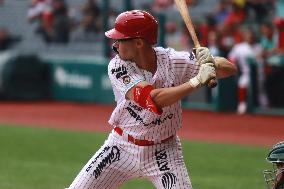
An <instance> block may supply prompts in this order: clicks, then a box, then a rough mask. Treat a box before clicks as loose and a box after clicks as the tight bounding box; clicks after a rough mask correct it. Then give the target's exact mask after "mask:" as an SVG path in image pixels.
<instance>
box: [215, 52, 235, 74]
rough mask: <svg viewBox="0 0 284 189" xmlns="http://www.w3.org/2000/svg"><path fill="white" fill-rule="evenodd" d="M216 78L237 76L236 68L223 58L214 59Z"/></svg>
mask: <svg viewBox="0 0 284 189" xmlns="http://www.w3.org/2000/svg"><path fill="white" fill-rule="evenodd" d="M214 59H215V62H216V63H215V66H216V75H217V78H225V77H229V76H232V75H235V74H237V72H238V71H237V67H236V65H235V64H232V63H231V62H230V61H229V60H227V59H226V58H223V57H215V58H214Z"/></svg>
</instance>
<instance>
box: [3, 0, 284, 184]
mask: <svg viewBox="0 0 284 189" xmlns="http://www.w3.org/2000/svg"><path fill="white" fill-rule="evenodd" d="M187 3H188V5H189V6H190V15H191V16H192V19H193V22H194V23H195V28H196V31H197V34H198V38H199V40H200V42H201V44H202V45H204V46H208V47H209V48H210V49H211V50H212V52H213V53H214V55H216V56H218V55H220V56H224V57H227V58H229V59H230V60H231V61H232V62H234V63H235V64H237V65H238V67H239V71H240V73H239V75H238V76H234V77H230V78H227V79H222V80H219V81H218V86H217V87H216V88H214V89H208V88H203V89H201V90H200V91H198V92H196V93H195V94H192V95H190V96H188V97H187V98H185V99H183V101H182V104H183V108H184V109H185V110H186V111H187V110H190V111H193V110H201V111H209V112H213V113H214V116H218V115H222V117H221V118H222V119H224V118H225V117H226V115H227V114H225V116H224V113H227V112H229V115H230V116H228V119H229V118H232V116H236V117H235V119H233V121H230V120H228V119H227V120H223V121H220V122H224V123H225V124H224V125H226V124H228V126H229V125H232V124H233V123H232V122H234V124H237V125H238V124H239V125H240V124H241V125H243V124H244V125H246V124H247V123H241V122H237V121H236V120H237V119H238V118H240V117H238V116H244V117H250V116H251V117H250V118H252V117H253V116H260V115H265V116H267V115H269V118H270V119H268V120H269V121H268V120H267V119H265V117H261V118H260V117H253V119H259V121H260V122H261V130H263V125H266V124H267V127H269V128H270V129H274V128H278V129H279V128H280V126H281V124H282V123H283V124H282V126H283V127H284V121H282V122H281V119H282V120H283V115H284V98H283V94H284V56H283V55H284V21H283V20H284V15H283V14H284V12H283V10H284V1H283V0H261V1H255V0H187ZM130 9H144V10H148V11H149V12H151V13H153V14H154V15H155V16H156V17H157V19H158V21H159V27H160V31H159V44H158V45H160V46H163V47H172V48H175V49H177V50H190V49H191V48H192V41H191V39H190V36H189V34H188V32H187V31H186V29H185V27H184V24H183V21H182V19H181V17H180V15H179V12H178V11H177V9H176V7H175V6H174V4H173V1H172V0H0V108H4V109H5V110H1V111H0V112H1V113H0V124H1V125H0V149H1V151H0V154H1V155H0V167H1V169H0V188H1V189H2V188H3V189H24V188H29V189H31V188H42V189H45V188H46V189H50V188H52V189H53V188H64V187H66V186H67V185H68V184H69V183H70V182H71V181H72V179H73V178H74V176H75V175H76V174H77V172H78V171H79V169H80V168H81V166H82V165H83V164H84V163H85V162H86V161H87V160H88V158H89V156H90V155H91V154H92V153H94V152H95V151H96V149H98V148H99V146H100V145H101V144H102V143H103V140H104V138H105V137H106V135H105V134H100V133H96V134H95V133H87V132H69V131H65V130H64V131H62V130H56V129H38V128H35V127H32V128H22V127H19V126H18V125H16V123H17V124H19V123H18V122H15V121H10V122H9V121H8V119H10V120H16V119H17V115H16V114H15V115H14V113H15V111H13V109H17V108H20V107H21V106H19V107H17V106H15V104H16V103H19V104H23V103H24V104H25V103H34V102H40V103H41V102H44V103H43V104H39V105H40V106H41V105H42V106H43V105H44V104H45V105H46V104H51V105H52V104H53V103H54V102H59V103H61V102H68V103H76V105H75V106H72V105H71V106H72V108H76V106H77V105H78V104H83V108H86V107H87V109H85V110H86V112H87V111H91V109H92V107H91V108H90V107H89V106H88V105H89V104H95V105H96V104H100V106H106V107H109V106H113V105H114V99H113V94H112V88H111V85H110V81H109V79H108V76H107V65H108V61H109V60H110V58H111V57H112V56H113V55H114V54H113V52H111V49H110V46H111V43H112V42H111V41H109V40H107V39H106V38H105V37H104V31H106V30H107V29H109V28H111V27H112V26H113V24H114V20H115V18H116V16H117V15H118V14H119V13H120V12H122V11H125V10H130ZM248 33H251V34H252V35H251V36H250V37H251V38H247V34H248ZM240 44H242V45H244V44H245V45H247V46H246V47H247V48H249V51H251V52H253V54H249V55H247V53H246V52H247V49H246V50H243V51H240V54H238V55H244V56H242V58H243V59H242V60H240V59H238V58H236V57H235V56H233V55H234V50H233V49H234V48H236V47H238V45H240ZM239 47H240V46H239ZM241 61H244V62H245V64H246V65H247V66H246V67H245V68H243V67H242V66H241V64H240V62H241ZM244 73H246V74H247V75H248V78H249V79H248V80H247V82H246V83H245V87H244V86H243V85H242V82H241V80H242V79H241V76H242V75H243V74H244ZM240 83H241V84H240ZM1 104H2V105H1ZM3 104H4V105H3ZM10 104H11V105H10ZM12 104H13V105H12ZM242 105H245V106H242ZM9 106H10V107H11V108H8V107H9ZM49 106H50V105H49ZM71 106H70V107H71ZM85 106H86V107H85ZM22 107H26V106H22ZM35 107H36V109H35V110H33V111H27V112H26V113H25V114H22V115H20V116H19V117H20V118H21V119H20V120H23V118H24V117H28V116H29V117H30V119H32V118H33V117H34V116H35V115H37V116H41V117H44V115H46V114H45V113H46V112H44V113H42V115H41V114H40V113H39V114H36V113H34V111H37V110H38V111H42V109H41V108H39V107H38V106H35ZM80 108H82V106H80ZM101 109H102V110H104V109H103V108H101ZM5 111H6V113H3V112H5ZM23 111H25V110H23ZM64 111H65V112H64V113H63V110H62V112H57V111H53V112H51V114H53V117H57V118H59V117H60V116H62V115H63V114H64V116H66V114H68V113H69V111H66V110H64ZM80 111H81V114H82V113H84V114H85V112H84V111H82V109H80ZM57 113H59V114H57ZM29 114H30V115H29ZM86 114H87V113H86ZM237 114H242V115H237ZM243 114H244V115H243ZM100 115H101V114H99V115H98V117H100ZM189 115H190V114H189ZM91 116H97V114H96V115H95V114H90V116H89V117H87V118H89V119H87V120H82V121H78V122H76V123H81V124H79V126H78V127H80V125H82V124H84V123H85V124H86V123H87V122H88V121H89V122H92V123H89V124H93V122H94V121H95V120H96V117H93V118H91ZM53 117H52V116H47V117H46V119H47V121H46V122H42V125H46V126H48V124H53V125H56V124H61V123H62V122H61V121H62V119H63V118H62V119H58V120H59V121H58V123H56V121H52V120H48V119H52V118H53ZM62 117H63V116H62ZM82 117H83V116H82ZM200 117H201V118H200ZM200 117H199V118H198V119H199V120H200V119H202V114H200ZM274 117H277V118H276V119H277V121H275V122H273V121H272V120H274ZM64 119H68V117H67V118H66V117H64ZM206 121H207V120H204V122H206ZM105 122H107V118H106V120H105ZM33 123H36V124H40V123H41V122H40V121H39V122H33ZM255 123H256V122H255ZM271 123H277V126H276V125H273V124H272V125H271ZM11 124H12V125H11ZM28 124H29V123H28V122H23V123H22V124H21V123H20V125H26V126H29V127H31V126H30V125H28ZM191 124H192V125H193V124H194V123H191ZM33 126H37V125H34V124H33ZM247 126H248V127H247V128H246V129H244V126H243V127H242V128H243V131H245V130H246V131H247V136H249V135H253V133H254V131H255V130H257V129H256V128H255V130H254V129H253V128H252V125H249V124H248V125H247ZM97 127H98V125H97ZM100 127H105V126H100ZM232 127H233V126H232ZM236 127H238V126H236ZM202 128H203V127H202ZM269 128H268V133H267V136H266V135H263V138H266V137H268V136H270V137H271V136H276V135H277V136H278V138H279V136H281V134H283V135H282V136H284V133H283V130H281V131H279V130H273V131H271V130H269ZM205 129H206V128H205ZM211 129H213V130H214V128H211ZM226 132H227V130H225V131H224V135H226V134H228V133H226ZM236 133H239V132H236ZM200 136H202V133H201V134H200ZM278 138H277V139H278ZM282 138H283V137H282ZM184 140H185V139H184ZM90 141H92V142H90ZM275 142H277V141H275ZM269 145H270V143H269ZM183 147H184V153H185V154H184V156H185V161H186V164H187V165H188V167H189V170H190V172H191V173H192V181H193V186H195V188H204V189H206V188H210V189H214V188H216V189H220V188H233V189H243V188H248V187H249V188H251V189H259V188H264V181H263V179H262V173H261V171H262V170H263V169H265V168H267V167H268V166H269V165H267V164H265V156H266V153H267V151H268V148H267V145H258V146H255V145H246V146H244V145H238V144H212V143H210V142H209V143H208V142H196V141H195V142H193V141H190V142H188V141H184V144H183ZM204 162H208V163H207V164H206V165H204ZM38 172H40V174H39V173H38ZM134 187H135V188H136V189H139V188H151V187H152V188H153V186H152V185H151V184H149V183H148V182H145V181H140V180H135V181H133V182H130V183H128V184H126V185H125V186H123V187H122V188H125V189H128V188H134Z"/></svg>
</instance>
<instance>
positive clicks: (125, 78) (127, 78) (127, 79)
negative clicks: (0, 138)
mask: <svg viewBox="0 0 284 189" xmlns="http://www.w3.org/2000/svg"><path fill="white" fill-rule="evenodd" d="M122 81H123V83H124V84H125V85H128V84H129V83H130V81H131V79H130V77H129V76H128V75H125V76H123V77H122Z"/></svg>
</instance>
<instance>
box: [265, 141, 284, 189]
mask: <svg viewBox="0 0 284 189" xmlns="http://www.w3.org/2000/svg"><path fill="white" fill-rule="evenodd" d="M266 160H267V161H268V162H270V163H272V164H273V171H270V170H265V171H263V174H264V180H265V182H266V183H267V189H284V141H282V142H279V143H277V144H275V145H274V146H273V147H272V149H271V150H270V152H269V153H268V155H267V158H266Z"/></svg>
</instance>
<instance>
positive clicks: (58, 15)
mask: <svg viewBox="0 0 284 189" xmlns="http://www.w3.org/2000/svg"><path fill="white" fill-rule="evenodd" d="M52 7H53V17H54V22H53V42H55V43H68V42H69V36H70V31H71V28H72V22H71V19H70V18H69V16H68V7H67V4H66V3H65V1H64V0H53V3H52Z"/></svg>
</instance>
